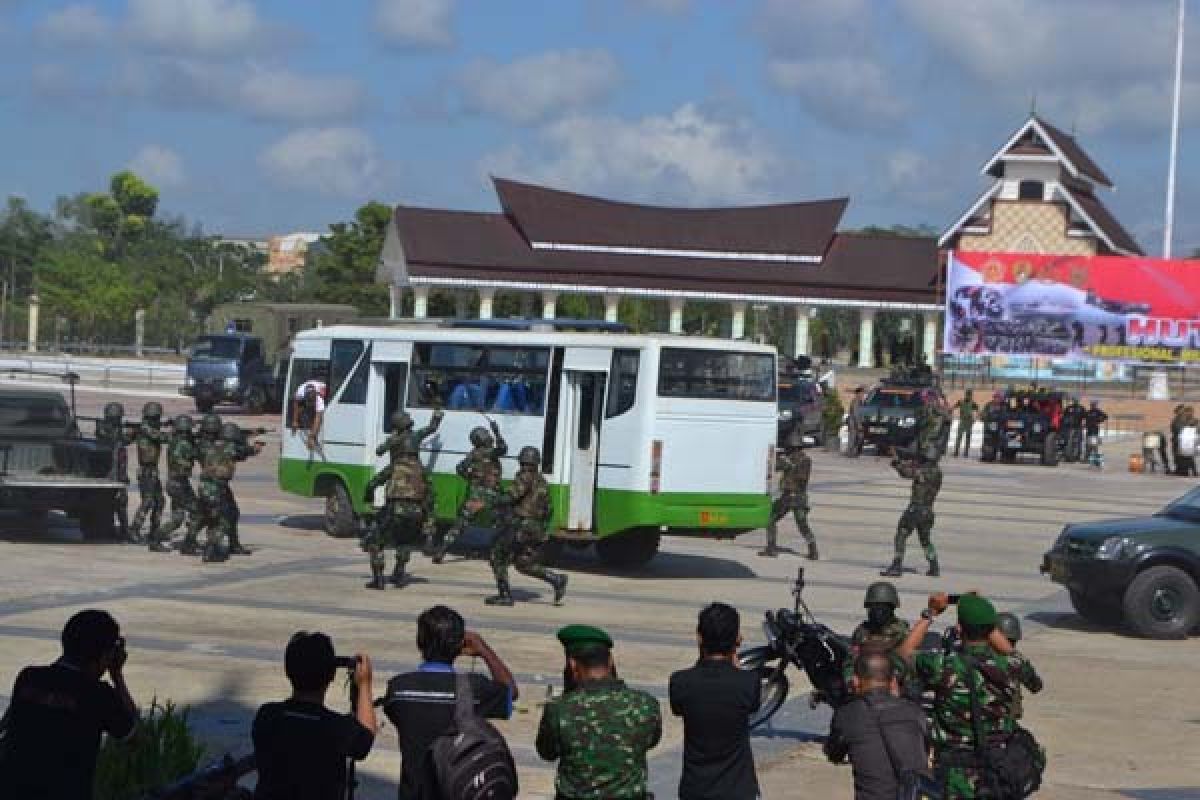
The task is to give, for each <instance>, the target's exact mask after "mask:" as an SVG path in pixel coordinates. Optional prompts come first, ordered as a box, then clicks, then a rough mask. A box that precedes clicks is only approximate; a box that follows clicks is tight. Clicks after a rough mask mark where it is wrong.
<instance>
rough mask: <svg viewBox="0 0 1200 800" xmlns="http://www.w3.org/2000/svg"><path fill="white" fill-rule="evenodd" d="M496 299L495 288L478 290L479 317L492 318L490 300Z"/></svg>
mask: <svg viewBox="0 0 1200 800" xmlns="http://www.w3.org/2000/svg"><path fill="white" fill-rule="evenodd" d="M494 299H496V290H495V289H480V290H479V318H480V319H491V318H492V300H494Z"/></svg>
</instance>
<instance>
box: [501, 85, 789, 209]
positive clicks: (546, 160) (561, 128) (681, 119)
mask: <svg viewBox="0 0 1200 800" xmlns="http://www.w3.org/2000/svg"><path fill="white" fill-rule="evenodd" d="M541 138H542V140H543V142H544V145H545V152H540V153H536V154H527V153H524V152H522V151H520V150H509V151H506V152H500V153H496V154H493V155H492V156H491V157H489V158H486V159H485V160H484V162H483V165H482V166H483V167H484V168H485V169H486V170H488V171H491V172H494V173H496V174H511V175H514V176H517V177H525V178H527V179H529V180H535V181H540V182H544V183H549V184H552V185H556V186H562V187H565V188H570V189H572V190H577V191H587V192H594V193H598V194H609V195H613V196H619V197H630V198H634V199H640V200H645V201H649V202H675V203H681V204H685V205H701V204H719V203H730V202H734V203H736V202H761V201H762V200H763V199H764V197H765V196H766V195H767V194H768V193H769V189H770V186H769V184H770V183H771V181H772V179H773V178H774V177H775V175H776V170H777V167H778V166H779V164H778V159H777V157H776V156H775V154H774V151H773V150H772V149H771V148H770V147H769V146H768V145H767V143H765V142H763V141H762V140H761V138H760V137H759V136H758V135H756V134H755V132H754V131H753V130H752V129H751V128H750V126H749V124H748V123H747V122H745V121H744V120H736V119H735V120H723V119H718V118H715V117H713V116H710V115H707V114H705V113H704V112H703V111H701V110H700V109H699V108H698V107H696V106H695V105H693V104H691V103H689V104H686V105H683V106H681V107H680V108H678V109H676V110H675V111H674V112H673V113H671V114H669V115H665V116H649V117H644V118H642V119H639V120H634V121H628V120H622V119H618V118H615V117H607V116H605V117H598V116H581V115H576V116H571V117H567V118H566V119H563V120H560V121H558V122H554V123H552V124H550V125H548V126H547V127H546V128H544V129H543V130H542V132H541Z"/></svg>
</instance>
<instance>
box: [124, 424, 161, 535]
mask: <svg viewBox="0 0 1200 800" xmlns="http://www.w3.org/2000/svg"><path fill="white" fill-rule="evenodd" d="M151 405H153V407H152V408H151V407H150V406H151ZM161 418H162V407H161V406H159V405H158V404H157V403H154V404H150V403H147V408H146V409H144V410H143V412H142V424H141V425H140V426H139V427H138V430H137V434H136V435H135V436H134V437H133V443H134V446H135V447H137V459H138V492H139V493H140V494H141V502H140V503H138V507H137V511H136V512H135V513H134V515H133V525H132V526H131V527H130V530H131V531H132V533H133V535H134V536H135V537H140V535H141V531H142V523H144V522H145V521H146V518H147V517H149V518H150V528H149V530H148V531H147V533H146V540H147V541H148V543H149V547H150V549H151V550H154V551H158V552H163V551H166V550H169V549H170V548H168V547H165V546H164V545H163V544H162V541H163V533H162V530H161V528H160V527H159V525H160V523H161V522H162V511H163V506H164V505H166V498H165V497H164V496H163V485H162V478H161V477H160V476H159V474H158V460H159V457H160V456H161V455H162V446H163V444H164V443H166V441H167V435H166V434H165V433H163V432H162V431H161V430H160V429H159V425H160V421H161Z"/></svg>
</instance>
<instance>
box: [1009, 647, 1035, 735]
mask: <svg viewBox="0 0 1200 800" xmlns="http://www.w3.org/2000/svg"><path fill="white" fill-rule="evenodd" d="M1008 659H1009V661H1012V662H1014V664H1015V665H1016V666H1015V670H1016V674H1017V683H1016V685H1015V686H1014V687H1013V697H1012V702H1011V703H1010V704H1009V707H1008V713H1009V714H1010V715H1012V718H1013V719H1014V720H1019V719H1021V717H1023V716H1025V704H1024V699H1023V697H1022V695H1023V692H1022V691H1021V689H1022V687H1024V688H1025V689H1028V690H1029V691H1031V692H1033V693H1034V694H1037V693H1038V692H1040V691H1041V690H1042V676H1041V675H1038V673H1037V670H1036V669H1034V668H1033V664H1032V663H1030V661H1029V659H1028V658H1026V657H1025V656H1024V655H1023V654H1021V653H1020V652H1018V651H1016V650H1013V651H1012V653H1010V654H1009V656H1008Z"/></svg>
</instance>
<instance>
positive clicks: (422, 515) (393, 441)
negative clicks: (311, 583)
mask: <svg viewBox="0 0 1200 800" xmlns="http://www.w3.org/2000/svg"><path fill="white" fill-rule="evenodd" d="M441 422H442V412H441V411H440V410H438V411H434V412H433V419H432V421H431V422H430V424H429V425H428V426H427V427H424V428H421V429H420V430H417V431H414V430H413V429H412V425H413V423H412V417H410V416H409V415H408V414H406V413H404V412H403V411H397V412H396V413H395V414H393V415H392V430H393V433H392V435H391V436H389V437H388V438H387V440H386V441H385V442H384V443H383V444H381V445H380V446H379V448H378V449H377V450H376V451H375V452H376V454H377V455H383V454H384V453H388V454H389V456H390V459H391V460H390V461H389V463H388V465H387V466H386V467H384V468H383V469H382V470H380V471H379V473H378V474H377V475H375V477H373V478H372V479H371V480H370V482H369V483H368V484H367V491H366V500H367V502H368V503H372V502H374V499H375V490H376V489H377V488H378V487H380V486H386V487H387V492H386V494H387V498H386V501H385V504H384V507H383V509H382V510H381V511H380V512H379V513H378V514H377V515H376V516H375V519H374V521H373V524H372V526H371V529H370V531H369V532H368V533H367V535H366V536H364V537H363V549H364V550H366V551H367V554H368V555H369V556H370V559H371V582H370V583H368V584H367V588H369V589H378V590H383V589H384V588H386V583H385V581H384V578H383V572H384V570H385V569H386V568H387V557H386V555H385V554H384V551H385V550H386V549H387V548H389V547H392V548H395V550H396V566H395V568H394V569H393V570H392V577H391V581H392V583H393V584H395V585H396V586H403V585H404V583H405V569H406V568H407V566H408V560H409V558H411V557H412V549H413V544H414V543H415V542H416V541H417V540H419V538H420V537H421V536H422V535H423V534H425V533H426V529H427V525H428V524H429V522H430V514H429V510H430V504H429V503H428V499H429V498H430V497H431V496H432V494H433V491H432V489H433V487H432V486H430V484H429V480H428V478H427V477H426V475H425V468H424V467H423V466H422V465H421V459H420V447H421V441H422V440H424V439H425V438H426V437H427V436H430V435H431V434H433V432H434V431H436V430H437V429H438V426H439V425H440V424H441Z"/></svg>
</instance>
